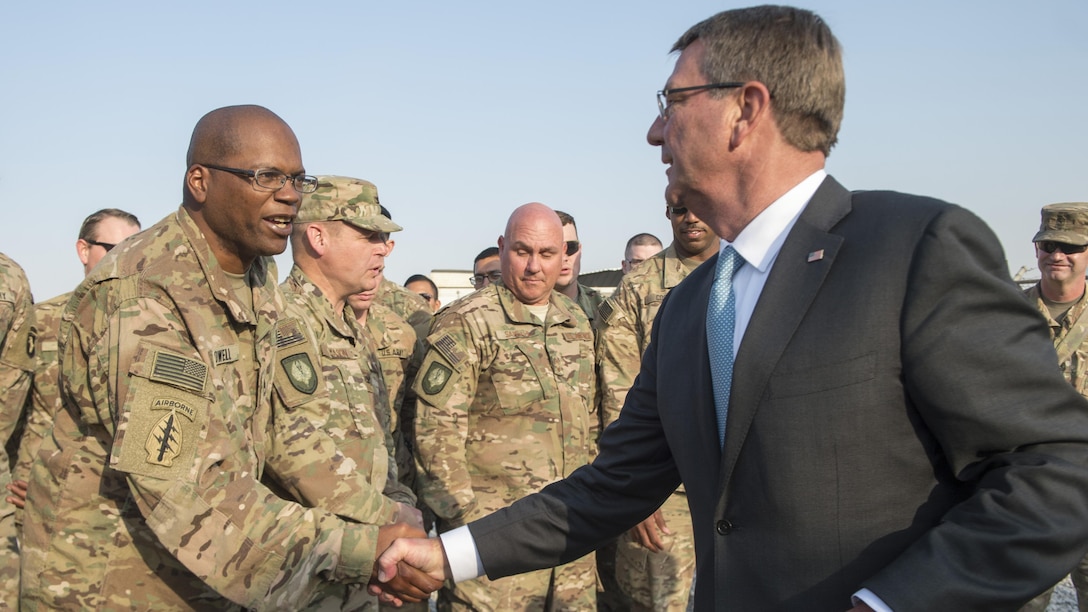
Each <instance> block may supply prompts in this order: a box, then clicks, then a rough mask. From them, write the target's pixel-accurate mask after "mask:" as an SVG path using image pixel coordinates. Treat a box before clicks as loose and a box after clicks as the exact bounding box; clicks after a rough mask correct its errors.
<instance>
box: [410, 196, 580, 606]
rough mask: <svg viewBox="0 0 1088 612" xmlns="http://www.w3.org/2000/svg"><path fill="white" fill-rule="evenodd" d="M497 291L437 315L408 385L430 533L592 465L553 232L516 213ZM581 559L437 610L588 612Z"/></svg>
mask: <svg viewBox="0 0 1088 612" xmlns="http://www.w3.org/2000/svg"><path fill="white" fill-rule="evenodd" d="M499 251H500V260H501V264H502V279H503V282H502V284H493V285H490V286H488V287H486V288H484V289H481V290H479V291H476V292H474V293H471V294H469V295H467V296H465V297H463V298H461V299H459V300H457V301H455V302H453V303H452V304H449V305H448V306H446V307H445V308H443V309H442V310H441V311H440V312H439V313H438V315H437V317H436V318H435V324H434V329H433V331H432V332H431V335H430V336H429V337H428V338H427V344H428V346H427V352H426V353H425V356H424V358H423V363H422V365H421V366H420V370H419V375H418V376H417V377H416V380H415V383H414V390H415V391H416V394H417V396H418V402H417V411H418V412H417V415H416V456H417V463H418V465H419V466H420V472H419V474H418V476H417V478H418V484H417V487H418V488H417V491H418V492H419V496H420V499H421V500H422V501H423V502H424V503H426V504H427V505H428V506H429V507H430V508H431V510H433V511H434V513H435V514H436V515H437V516H438V520H439V524H438V531H439V532H442V531H446V530H448V529H450V528H453V527H457V526H460V525H464V524H465V523H467V522H469V521H471V520H473V519H476V518H479V517H481V516H484V515H486V514H488V513H489V512H492V511H494V510H496V509H498V508H502V507H504V506H507V505H508V504H510V503H511V502H512V501H514V500H515V499H518V498H520V497H522V496H524V495H527V494H529V493H532V492H535V491H539V490H540V489H542V488H544V486H546V485H548V484H549V483H551V482H554V481H556V480H558V479H560V478H563V477H565V476H568V475H569V474H571V473H572V472H573V471H574V470H575V469H577V468H578V467H581V466H583V465H585V464H587V463H589V461H590V460H591V459H592V458H593V456H594V455H596V443H597V431H598V427H599V425H598V419H597V415H596V414H594V408H595V403H594V402H595V400H596V398H595V387H596V385H595V381H594V375H593V332H592V330H591V329H590V326H589V321H588V320H587V319H586V316H585V315H584V314H583V313H582V310H581V309H580V308H579V307H578V306H577V305H576V304H575V303H574V302H573V301H571V300H570V299H568V298H567V297H566V296H564V295H563V294H561V293H559V292H557V291H553V288H554V286H555V281H556V278H557V277H558V276H559V269H560V267H561V266H562V260H563V258H564V243H563V230H562V226H561V224H560V221H559V217H557V216H556V214H555V212H553V211H552V210H551V209H550V208H548V207H546V206H544V205H543V204H526V205H524V206H522V207H520V208H518V209H517V210H516V211H515V212H514V213H513V215H511V217H510V220H509V223H508V224H507V227H506V232H505V234H504V235H503V236H502V237H500V238H499ZM595 598H596V578H595V575H594V562H593V556H592V555H589V556H587V557H583V558H582V559H579V560H576V561H574V562H572V563H569V564H567V565H564V566H561V567H559V568H556V569H554V570H552V569H547V570H541V571H537V572H532V573H530V574H525V575H522V576H514V577H510V578H504V579H502V580H496V581H489V580H487V579H486V578H480V579H478V580H472V581H468V582H464V583H461V584H457V585H453V586H452V587H450V588H447V589H443V591H441V592H440V594H439V604H440V607H439V609H440V610H441V609H446V610H450V609H452V610H469V609H471V610H476V611H477V612H483V611H485V610H501V611H510V610H540V609H544V603H545V601H546V600H550V601H553V602H554V606H555V609H558V610H592V609H594V608H595Z"/></svg>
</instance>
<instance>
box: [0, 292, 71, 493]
mask: <svg viewBox="0 0 1088 612" xmlns="http://www.w3.org/2000/svg"><path fill="white" fill-rule="evenodd" d="M57 308H58V307H57V305H56V304H55V303H54V304H49V303H48V302H47V303H46V305H43V304H38V305H35V307H34V318H35V326H36V328H37V332H38V333H37V348H36V349H35V351H34V353H35V360H34V374H33V376H32V379H33V380H32V382H31V385H30V392H29V393H28V394H27V398H26V427H25V428H24V429H23V437H22V440H20V441H19V456H18V457H17V459H16V461H15V467H14V469H12V473H11V477H12V479H13V480H23V481H26V480H29V479H30V468H31V466H32V465H33V463H34V457H35V455H37V453H38V448H40V447H41V444H42V440H43V439H44V438H45V436H46V435H48V434H49V430H50V429H52V427H53V415H54V414H55V413H56V411H57V410H59V409H60V391H59V389H57V377H58V375H59V369H60V368H59V364H58V363H57V338H56V334H57V327H58V326H59V316H60V314H59V312H58V310H57ZM61 310H63V308H61Z"/></svg>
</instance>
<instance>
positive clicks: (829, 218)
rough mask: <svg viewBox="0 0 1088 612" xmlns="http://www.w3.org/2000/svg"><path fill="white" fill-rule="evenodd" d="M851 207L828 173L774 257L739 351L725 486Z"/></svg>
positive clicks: (722, 483) (835, 250)
mask: <svg viewBox="0 0 1088 612" xmlns="http://www.w3.org/2000/svg"><path fill="white" fill-rule="evenodd" d="M849 211H850V192H848V191H847V190H846V189H845V188H843V187H842V186H841V185H839V183H838V182H836V181H835V179H833V178H831V177H828V178H827V179H825V180H824V182H823V183H822V184H821V185H820V188H819V189H817V190H816V193H815V194H813V196H812V200H811V201H810V202H809V203H808V205H807V206H806V207H805V210H804V211H803V212H802V213H801V217H800V218H799V219H798V220H797V223H795V224H794V226H793V229H792V230H790V234H789V236H788V237H787V238H786V241H785V243H783V245H782V249H781V250H780V251H779V253H778V257H777V258H776V259H775V262H774V265H773V267H772V268H771V273H770V276H769V277H768V278H767V282H766V284H765V285H764V286H763V292H762V293H761V294H760V296H759V301H758V302H757V303H756V307H755V311H754V312H753V313H752V319H751V321H750V322H749V324H748V328H747V329H746V330H745V332H744V339H743V341H742V342H741V345H740V348H739V350H738V351H737V359H736V366H735V367H734V370H733V388H732V390H731V392H730V401H729V416H728V421H727V423H726V432H725V447H724V453H723V454H722V464H721V471H720V480H719V490H721V491H726V490H727V487H728V484H729V479H730V478H731V477H732V474H733V468H734V467H735V466H736V463H737V457H738V456H739V455H740V451H741V449H742V448H743V446H744V440H745V438H746V437H747V436H748V431H749V429H750V427H751V426H752V421H753V420H754V419H755V415H756V411H757V410H758V408H759V404H760V401H761V400H762V399H763V394H764V392H765V390H766V388H767V383H768V381H769V380H770V376H771V372H773V371H774V368H775V366H776V365H777V363H778V361H779V359H780V358H781V356H782V353H783V351H785V350H786V346H787V345H788V344H789V341H790V338H792V337H793V334H794V332H795V330H796V329H797V327H798V325H800V323H801V320H802V319H803V318H804V316H805V313H806V312H808V308H809V305H811V304H812V301H813V299H815V297H816V294H817V293H818V292H819V290H820V287H821V286H822V285H823V282H824V279H825V278H826V277H827V274H828V272H829V271H830V270H831V266H832V265H834V263H835V255H836V254H837V253H838V250H839V247H840V246H841V245H842V241H843V239H842V237H841V236H838V235H835V234H831V233H829V231H828V230H829V229H830V228H831V227H833V226H834V225H835V224H836V223H837V222H838V221H839V220H840V219H842V218H843V217H844V216H845V215H846V214H847V213H848V212H849ZM821 251H822V253H821ZM810 254H811V255H810ZM810 260H811V261H810ZM704 342H705V340H704ZM725 499H726V496H725V495H723V496H721V497H720V500H721V501H719V505H722V504H724V501H725ZM719 510H721V508H719Z"/></svg>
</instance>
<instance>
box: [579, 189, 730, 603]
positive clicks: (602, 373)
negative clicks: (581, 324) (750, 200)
mask: <svg viewBox="0 0 1088 612" xmlns="http://www.w3.org/2000/svg"><path fill="white" fill-rule="evenodd" d="M665 216H666V217H668V219H669V221H670V223H671V224H672V233H673V243H672V244H671V245H669V247H668V248H667V249H665V250H664V251H662V252H660V253H658V254H657V255H654V256H653V257H651V258H650V259H647V260H646V261H644V262H642V263H641V264H639V266H638V267H637V268H635V269H634V270H633V271H632V272H631V273H630V274H627V275H625V276H624V277H623V280H622V281H620V285H619V287H617V288H616V291H615V293H613V294H612V296H611V297H610V298H609V299H608V300H606V301H605V302H604V303H603V304H602V305H601V307H600V310H599V313H598V314H599V316H598V319H597V373H598V382H599V386H600V398H601V406H600V411H601V417H602V419H603V424H604V426H608V425H609V424H611V423H612V422H613V421H615V420H616V418H617V417H619V413H620V408H622V407H623V401H624V399H626V397H627V391H628V390H629V389H630V388H631V385H632V384H633V383H634V380H635V376H637V375H638V371H639V368H640V366H641V363H642V353H643V352H644V351H645V350H646V346H647V345H648V344H649V343H650V330H651V329H652V327H653V322H654V317H656V316H657V309H658V308H660V306H661V301H662V300H663V299H665V295H667V294H668V292H669V290H671V289H672V288H673V287H675V286H676V285H678V284H679V283H680V281H681V280H683V279H684V277H686V276H687V275H688V273H690V272H691V271H692V270H694V269H695V268H696V267H698V266H699V265H700V264H702V263H703V262H704V261H706V260H707V259H709V258H710V257H711V256H712V255H714V254H715V253H717V252H718V237H717V236H715V235H714V232H712V231H710V229H709V228H707V226H706V225H705V224H703V222H702V221H700V220H699V219H698V218H696V217H695V215H693V214H692V213H691V212H690V211H688V210H687V209H685V208H680V207H670V206H666V207H665ZM694 574H695V543H694V539H693V535H692V526H691V515H690V513H689V511H688V499H687V494H686V493H685V492H684V488H683V487H680V488H679V489H677V490H676V493H674V494H673V495H671V496H670V497H669V499H668V500H666V501H665V503H664V504H662V506H661V508H660V509H659V510H658V511H657V512H655V513H654V514H653V515H652V516H651V517H650V518H648V519H646V521H644V522H643V523H642V524H640V525H639V526H638V527H636V528H635V529H633V530H631V533H629V534H628V535H627V536H622V537H620V539H619V541H618V542H617V544H616V581H617V582H618V583H619V586H620V590H621V591H622V593H623V595H625V596H626V598H627V600H626V601H625V604H624V607H623V609H631V610H656V611H666V610H667V611H669V612H683V611H684V610H686V609H687V603H688V594H689V592H690V590H691V581H692V578H693V576H694ZM606 600H608V597H607V596H606ZM621 601H624V600H623V599H622V598H621Z"/></svg>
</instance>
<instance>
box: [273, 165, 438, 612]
mask: <svg viewBox="0 0 1088 612" xmlns="http://www.w3.org/2000/svg"><path fill="white" fill-rule="evenodd" d="M400 229H401V227H400V226H399V225H397V224H395V223H393V222H392V221H390V220H389V219H386V218H385V217H383V216H382V215H381V212H380V210H379V205H378V191H377V188H376V187H375V186H374V185H373V184H372V183H370V182H368V181H364V180H361V179H356V178H349V177H343V176H321V177H318V179H317V189H316V191H314V192H313V193H307V194H304V195H303V197H302V204H301V206H300V207H299V211H298V215H297V216H296V217H295V221H294V225H293V229H292V232H291V253H292V256H293V258H294V266H293V267H292V268H291V272H290V274H289V275H288V277H287V280H285V281H284V282H283V283H282V284H281V285H280V289H282V290H283V294H284V297H285V298H286V300H287V305H286V308H285V309H284V312H285V314H286V315H287V316H289V317H291V318H292V319H293V320H294V321H297V322H298V323H300V326H299V330H300V331H301V332H302V333H303V334H305V335H306V336H307V338H308V339H309V340H310V342H305V343H300V344H298V345H296V347H294V348H291V349H288V350H286V351H285V353H288V355H287V356H286V357H283V358H281V360H280V365H279V367H277V368H276V374H275V382H274V386H275V389H276V394H275V396H274V397H273V435H272V442H273V443H272V450H271V452H270V453H269V461H270V462H274V463H275V464H277V465H283V464H288V463H292V462H294V463H297V464H298V470H297V471H302V470H303V469H304V468H305V466H307V465H312V464H313V463H314V462H315V461H317V462H320V461H328V460H329V459H328V457H327V456H325V457H323V456H322V454H323V452H322V451H321V450H318V451H314V452H310V449H307V451H306V452H303V453H297V452H293V449H292V448H291V446H290V445H281V444H280V442H281V441H285V440H290V439H291V438H293V437H295V436H296V435H297V432H298V431H300V430H302V429H305V427H306V425H307V424H309V425H313V426H314V427H316V428H318V429H320V430H323V431H324V432H325V433H327V434H328V437H329V439H331V440H332V441H333V443H334V444H335V449H332V450H334V451H335V456H336V457H337V459H335V460H333V461H332V462H331V463H330V465H335V466H343V465H346V464H350V465H352V466H353V469H350V470H349V469H347V468H344V467H339V468H333V469H329V470H325V471H321V470H318V471H317V474H318V477H317V478H307V479H281V480H282V481H283V482H284V484H285V485H286V488H287V489H288V491H287V492H288V493H289V498H290V499H293V500H294V501H298V502H300V503H302V504H304V505H307V506H316V507H320V508H323V509H325V510H331V511H333V512H335V513H336V514H337V515H339V516H346V517H350V518H352V519H354V520H357V521H359V522H363V523H374V524H379V525H384V524H392V523H397V522H406V523H408V524H409V525H411V526H413V527H415V528H422V526H423V524H422V520H421V514H420V512H419V510H417V509H416V508H415V502H416V498H415V495H414V494H413V493H412V492H411V490H410V489H408V488H407V487H405V486H403V485H401V484H400V482H399V480H398V478H397V464H396V461H395V459H394V456H393V454H392V450H393V440H392V438H391V436H390V429H389V419H390V406H389V397H388V394H387V392H386V386H385V383H384V381H383V379H382V371H381V365H380V364H379V362H378V357H377V351H376V348H375V346H374V344H373V340H371V338H370V336H369V335H368V334H367V333H366V332H365V331H364V330H363V328H362V327H360V326H359V325H358V323H357V322H356V320H355V314H354V313H353V312H352V311H351V309H350V308H349V307H348V304H347V299H348V297H349V296H351V295H352V294H354V293H358V292H360V291H365V290H368V289H374V288H376V287H377V285H378V281H379V280H380V279H381V271H382V268H383V267H384V265H385V255H386V253H387V247H386V242H387V240H388V237H389V232H396V231H400ZM383 423H384V425H383ZM328 450H330V449H324V454H326V455H327V451H328ZM311 471H312V470H311ZM271 484H275V483H274V482H273V483H271ZM345 485H346V486H345ZM272 488H273V489H274V490H277V491H279V490H280V489H278V488H277V487H275V486H273V487H272ZM313 606H314V608H315V609H321V610H332V609H343V610H361V609H364V608H374V607H376V606H377V599H376V598H375V597H374V596H372V595H370V594H369V593H367V592H366V589H365V586H364V585H361V584H346V585H340V584H335V583H329V584H326V585H324V586H323V588H322V589H321V592H320V593H319V594H318V595H317V596H315V597H314V599H313Z"/></svg>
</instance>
